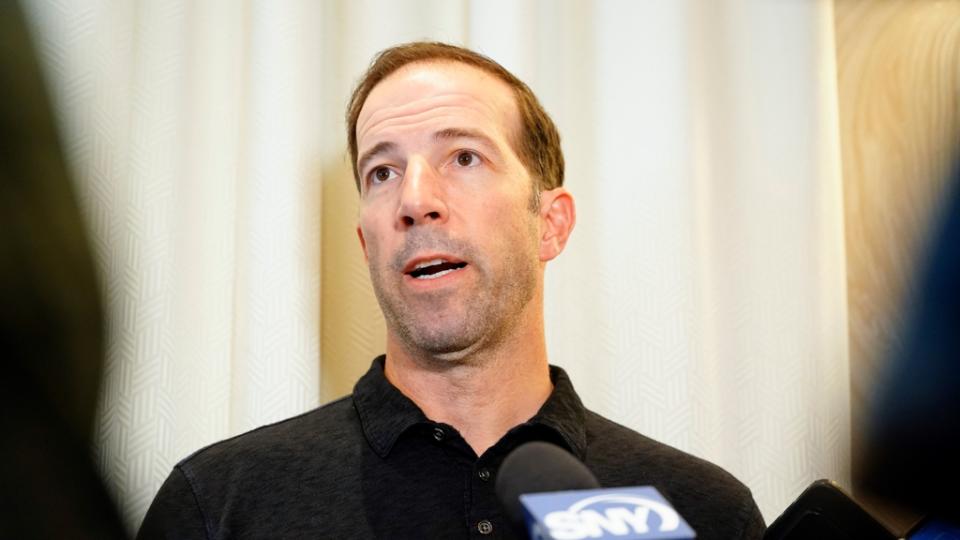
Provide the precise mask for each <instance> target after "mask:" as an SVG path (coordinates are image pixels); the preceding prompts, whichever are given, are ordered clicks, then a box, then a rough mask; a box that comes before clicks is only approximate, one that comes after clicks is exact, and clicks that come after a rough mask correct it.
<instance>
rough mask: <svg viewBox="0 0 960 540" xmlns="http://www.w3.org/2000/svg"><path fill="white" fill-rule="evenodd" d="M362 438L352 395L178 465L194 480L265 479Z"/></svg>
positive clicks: (352, 446)
mask: <svg viewBox="0 0 960 540" xmlns="http://www.w3.org/2000/svg"><path fill="white" fill-rule="evenodd" d="M362 440H363V437H362V433H361V428H360V422H359V420H358V419H357V414H356V411H355V410H354V407H353V400H352V398H351V396H346V397H343V398H340V399H338V400H335V401H332V402H330V403H327V404H326V405H323V406H321V407H318V408H316V409H313V410H311V411H308V412H306V413H303V414H300V415H297V416H294V417H291V418H287V419H285V420H281V421H279V422H275V423H273V424H268V425H265V426H261V427H258V428H256V429H254V430H251V431H248V432H246V433H242V434H240V435H237V436H234V437H231V438H229V439H225V440H223V441H220V442H216V443H213V444H211V445H209V446H206V447H204V448H201V449H200V450H197V451H196V452H194V453H193V454H191V455H189V456H187V457H186V458H184V459H183V460H182V461H180V463H178V464H177V468H178V469H179V470H180V471H181V472H182V473H183V474H184V476H186V478H187V480H188V481H189V482H190V483H191V484H195V483H197V482H201V481H204V480H207V481H209V480H211V479H216V481H217V482H218V483H220V482H230V481H232V480H233V481H243V479H246V480H250V479H254V478H260V479H266V478H269V477H270V476H272V475H275V474H276V472H277V470H280V469H288V468H289V466H291V465H295V464H297V462H301V461H311V462H312V461H319V460H323V459H335V458H336V457H337V454H341V453H354V452H356V451H358V448H356V447H357V446H359V443H360V441H362Z"/></svg>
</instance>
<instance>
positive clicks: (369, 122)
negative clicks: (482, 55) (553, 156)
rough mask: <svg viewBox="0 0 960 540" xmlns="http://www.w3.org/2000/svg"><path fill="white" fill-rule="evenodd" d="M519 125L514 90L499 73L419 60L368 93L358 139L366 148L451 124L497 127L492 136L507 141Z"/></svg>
mask: <svg viewBox="0 0 960 540" xmlns="http://www.w3.org/2000/svg"><path fill="white" fill-rule="evenodd" d="M518 123H519V119H518V113H517V107H516V100H515V99H514V93H513V90H512V88H511V87H510V86H509V85H508V84H507V83H506V82H504V81H502V80H500V79H499V78H497V77H496V76H494V75H491V74H489V73H487V72H486V71H483V70H481V69H479V68H477V67H474V66H471V65H467V64H463V63H459V62H451V61H429V62H415V63H412V64H408V65H406V66H403V67H402V68H400V69H398V70H397V71H395V72H394V73H391V74H390V75H389V76H388V77H386V78H385V79H384V80H383V81H381V82H380V83H379V84H378V85H377V86H376V87H374V89H373V90H372V91H371V92H370V94H369V95H368V96H367V99H366V101H365V102H364V104H363V108H362V109H361V110H360V114H359V116H358V118H357V128H356V129H357V143H358V147H359V150H360V151H361V152H362V151H363V149H364V148H365V147H369V146H372V145H374V144H377V143H378V142H381V140H382V139H383V138H389V137H391V136H398V135H401V134H408V133H409V132H410V131H416V130H417V129H419V128H423V129H424V130H425V131H426V130H431V129H435V128H440V129H443V128H449V127H457V128H459V127H466V128H476V129H482V130H484V131H492V132H491V133H488V135H489V136H491V137H498V138H500V137H502V138H503V139H504V140H507V139H509V138H510V136H511V135H512V134H513V133H515V131H516V128H517V126H518Z"/></svg>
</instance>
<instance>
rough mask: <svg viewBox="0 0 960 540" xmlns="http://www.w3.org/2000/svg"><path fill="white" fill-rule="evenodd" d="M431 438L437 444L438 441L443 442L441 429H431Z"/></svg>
mask: <svg viewBox="0 0 960 540" xmlns="http://www.w3.org/2000/svg"><path fill="white" fill-rule="evenodd" d="M433 438H434V439H435V440H437V441H438V442H439V441H442V440H443V429H441V428H433Z"/></svg>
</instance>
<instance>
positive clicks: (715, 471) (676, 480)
mask: <svg viewBox="0 0 960 540" xmlns="http://www.w3.org/2000/svg"><path fill="white" fill-rule="evenodd" d="M586 429H587V455H586V458H587V459H586V461H587V466H588V467H589V468H590V469H591V470H592V471H593V472H594V474H596V475H597V479H598V480H599V481H600V484H601V485H603V486H608V487H615V486H653V487H655V488H657V490H658V491H660V492H661V493H662V494H663V495H664V496H665V497H666V498H667V499H668V500H669V501H670V502H671V503H672V504H673V505H674V506H675V507H676V509H677V511H678V512H680V515H682V516H683V517H684V519H686V520H687V521H688V522H690V524H691V526H692V527H693V528H694V530H696V531H697V533H698V535H697V538H754V537H759V535H760V534H762V532H763V518H762V517H761V516H760V511H759V509H758V508H757V505H756V503H755V502H754V500H753V496H752V494H751V493H750V489H749V488H747V486H745V485H744V484H743V483H742V482H740V481H739V480H737V479H736V478H735V477H734V476H733V475H732V474H730V473H729V472H727V471H726V470H724V469H722V468H721V467H719V466H717V465H714V464H713V463H710V462H709V461H706V460H704V459H701V458H698V457H696V456H693V455H690V454H688V453H686V452H683V451H681V450H678V449H676V448H673V447H671V446H669V445H666V444H663V443H660V442H658V441H655V440H653V439H651V438H649V437H646V436H644V435H641V434H640V433H637V432H636V431H634V430H632V429H629V428H627V427H624V426H622V425H620V424H617V423H616V422H613V421H611V420H608V419H606V418H604V417H602V416H600V415H598V414H596V413H594V412H590V411H587V416H586Z"/></svg>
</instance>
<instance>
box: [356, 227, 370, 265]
mask: <svg viewBox="0 0 960 540" xmlns="http://www.w3.org/2000/svg"><path fill="white" fill-rule="evenodd" d="M357 237H359V238H360V249H362V250H363V260H364V262H366V263H367V264H369V263H370V258H369V257H367V241H366V240H364V239H363V229H361V228H360V225H357Z"/></svg>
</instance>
